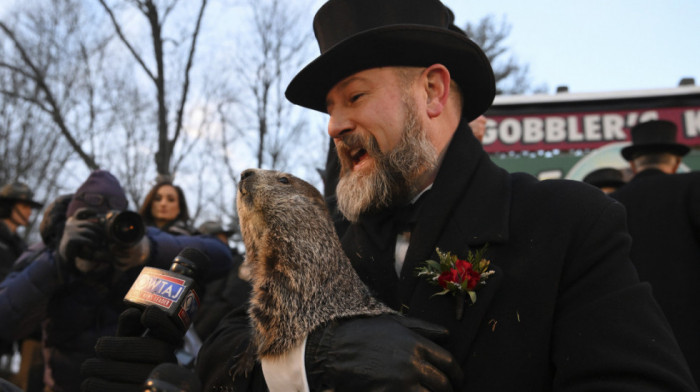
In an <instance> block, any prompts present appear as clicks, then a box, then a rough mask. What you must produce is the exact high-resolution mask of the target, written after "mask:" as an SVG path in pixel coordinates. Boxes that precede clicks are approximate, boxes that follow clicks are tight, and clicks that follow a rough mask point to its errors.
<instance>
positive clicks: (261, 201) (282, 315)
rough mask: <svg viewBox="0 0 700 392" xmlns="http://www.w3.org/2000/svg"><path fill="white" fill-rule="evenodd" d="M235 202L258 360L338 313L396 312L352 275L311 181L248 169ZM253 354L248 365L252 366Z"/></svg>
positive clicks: (277, 352)
mask: <svg viewBox="0 0 700 392" xmlns="http://www.w3.org/2000/svg"><path fill="white" fill-rule="evenodd" d="M237 207H238V217H239V219H240V227H241V234H242V236H243V242H244V244H245V249H246V255H245V261H244V263H243V269H244V270H247V271H248V273H249V275H250V276H249V277H248V279H249V280H250V282H251V285H252V287H253V290H252V294H251V299H250V307H249V310H248V313H249V316H250V319H251V323H252V331H253V339H252V343H251V346H253V347H249V350H248V354H251V350H253V352H254V354H255V356H256V357H257V359H258V360H259V359H262V358H265V357H276V356H279V355H282V354H284V353H285V352H287V351H288V350H289V349H291V348H292V347H294V346H296V345H298V344H300V343H301V342H302V340H303V339H304V337H305V336H306V335H308V334H309V333H310V332H312V331H313V330H314V329H315V328H317V327H318V326H320V325H322V324H324V323H326V322H329V321H331V320H334V319H339V318H343V317H353V316H363V315H364V316H371V315H379V314H383V313H395V312H394V311H393V310H391V309H390V308H389V307H387V306H385V305H384V304H382V303H380V302H379V301H378V300H376V299H375V298H374V297H372V295H371V294H370V292H369V289H368V288H367V287H366V286H365V284H364V283H363V282H362V281H361V280H360V278H359V277H358V276H357V274H356V273H355V270H354V269H353V268H352V265H351V263H350V260H349V259H348V258H347V256H346V255H345V253H344V252H343V249H342V247H341V244H340V241H339V239H338V236H337V234H336V233H335V230H334V227H333V223H332V220H331V217H330V214H329V213H328V210H327V208H326V205H325V203H324V199H323V196H321V193H320V192H319V191H318V190H317V189H316V188H314V187H313V186H312V185H311V184H309V183H307V182H305V181H303V180H301V179H299V178H297V177H295V176H293V175H291V174H288V173H282V172H278V171H270V170H260V169H249V170H246V171H244V172H243V173H242V174H241V181H240V183H239V186H238V195H237ZM248 356H250V355H248ZM252 359H253V363H254V361H255V359H256V358H252ZM250 360H251V358H247V359H246V361H244V362H247V363H246V364H245V366H244V367H247V368H250V367H252V364H253V363H250ZM248 370H250V369H240V368H239V369H238V371H248Z"/></svg>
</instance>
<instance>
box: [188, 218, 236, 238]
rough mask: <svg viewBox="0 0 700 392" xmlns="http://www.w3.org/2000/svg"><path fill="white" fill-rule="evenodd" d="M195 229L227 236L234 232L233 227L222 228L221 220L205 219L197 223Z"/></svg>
mask: <svg viewBox="0 0 700 392" xmlns="http://www.w3.org/2000/svg"><path fill="white" fill-rule="evenodd" d="M197 230H198V231H199V232H200V233H202V234H207V235H217V234H219V233H224V234H226V236H227V237H230V236H232V235H233V234H234V233H235V232H236V231H235V230H234V229H228V230H226V229H224V226H223V225H222V224H221V222H218V221H206V222H204V223H202V224H201V225H199V228H198V229H197Z"/></svg>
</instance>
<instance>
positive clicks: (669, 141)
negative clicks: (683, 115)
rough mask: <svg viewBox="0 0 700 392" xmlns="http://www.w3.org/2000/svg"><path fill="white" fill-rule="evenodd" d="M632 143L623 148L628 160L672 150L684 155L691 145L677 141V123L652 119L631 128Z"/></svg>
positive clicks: (672, 152)
mask: <svg viewBox="0 0 700 392" xmlns="http://www.w3.org/2000/svg"><path fill="white" fill-rule="evenodd" d="M630 134H631V135H632V145H631V146H627V147H625V148H623V149H622V151H621V153H622V157H623V158H625V159H626V160H628V161H631V160H633V159H635V158H637V157H638V156H640V155H644V154H648V153H657V152H670V153H671V154H674V155H678V156H683V155H685V154H687V153H688V152H689V151H690V147H688V146H686V145H683V144H678V143H676V124H674V123H672V122H671V121H667V120H652V121H647V122H643V123H640V124H637V125H635V126H634V127H632V129H631V130H630Z"/></svg>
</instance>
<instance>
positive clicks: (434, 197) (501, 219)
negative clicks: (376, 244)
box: [399, 121, 510, 360]
mask: <svg viewBox="0 0 700 392" xmlns="http://www.w3.org/2000/svg"><path fill="white" fill-rule="evenodd" d="M426 196H430V198H429V199H428V200H426V205H425V206H424V208H423V209H422V210H421V215H420V216H419V217H418V223H417V225H416V227H415V229H414V231H413V233H412V235H411V243H410V246H409V249H408V253H407V254H406V259H405V262H404V266H403V269H402V271H401V277H400V284H399V298H400V301H401V303H402V304H404V306H405V307H406V308H407V309H408V314H409V315H414V316H417V317H420V318H424V319H429V320H431V321H433V322H435V323H437V324H441V325H443V326H444V327H447V328H449V329H450V330H451V331H459V334H458V335H455V334H453V336H450V338H449V340H450V346H451V350H452V351H453V352H454V353H456V354H458V356H459V357H461V358H459V359H460V360H462V359H464V356H465V355H466V353H467V352H468V349H469V346H470V345H471V342H472V341H473V339H474V337H475V336H476V332H477V330H478V328H479V326H480V325H481V323H482V322H484V320H483V317H484V314H485V312H486V310H487V309H488V306H489V303H490V302H491V299H492V298H493V297H494V295H495V293H496V291H497V289H498V286H499V285H500V282H501V279H502V275H503V273H502V271H501V269H500V268H499V267H498V260H493V259H491V269H493V270H494V271H495V272H496V273H495V274H494V275H493V276H491V277H490V278H489V279H488V281H487V285H486V286H485V287H482V288H481V289H479V290H478V291H477V301H476V303H475V304H473V305H471V306H467V305H465V308H464V316H463V318H462V320H457V319H456V317H455V310H454V307H455V303H456V298H455V297H453V296H451V295H449V294H448V295H444V296H433V294H435V293H436V292H438V291H439V290H438V288H437V287H436V286H434V285H430V284H428V283H427V282H426V281H425V280H424V279H422V278H418V277H416V274H415V270H416V268H417V267H419V266H421V265H422V263H423V262H424V261H425V260H428V259H433V260H437V254H436V252H435V249H436V248H438V247H439V248H440V249H441V250H442V251H450V252H452V253H455V254H457V256H458V257H460V258H465V257H466V255H467V253H468V251H469V250H470V249H471V250H476V249H478V248H480V247H482V246H483V245H484V244H489V247H493V246H494V245H497V244H499V243H503V242H505V241H506V240H507V239H508V218H509V206H510V186H509V179H508V174H507V172H505V171H504V170H503V169H500V168H498V167H497V166H496V165H494V164H493V163H492V162H491V160H490V159H489V158H488V156H487V155H486V153H485V152H484V151H483V149H482V147H481V144H480V143H479V142H478V141H477V140H476V138H474V136H473V135H472V133H471V130H470V129H469V127H468V126H466V122H464V121H463V124H460V127H459V128H458V129H457V132H456V133H455V135H454V137H453V140H452V142H451V143H450V146H449V148H448V151H447V153H446V155H445V159H444V161H443V164H442V166H441V168H440V172H439V174H438V176H437V178H436V180H435V182H434V184H433V188H432V190H431V191H430V194H429V195H426ZM486 258H489V259H490V257H489V252H487V253H486ZM417 310H422V312H424V313H429V315H425V314H424V315H421V314H418V311H417ZM426 316H427V317H426Z"/></svg>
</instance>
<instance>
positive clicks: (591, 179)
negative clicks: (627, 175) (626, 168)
mask: <svg viewBox="0 0 700 392" xmlns="http://www.w3.org/2000/svg"><path fill="white" fill-rule="evenodd" d="M582 181H583V182H585V183H586V184H591V185H593V186H594V187H596V188H598V189H600V190H601V191H603V193H605V194H606V195H607V194H610V193H612V192H615V191H616V190H617V189H619V188H620V187H621V186H623V185H625V180H624V179H623V175H622V171H621V170H620V169H616V168H614V167H601V168H599V169H595V170H593V171H592V172H590V173H588V174H586V176H585V177H583V180H582Z"/></svg>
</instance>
